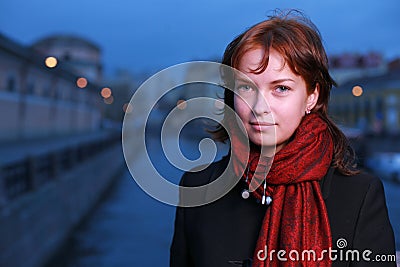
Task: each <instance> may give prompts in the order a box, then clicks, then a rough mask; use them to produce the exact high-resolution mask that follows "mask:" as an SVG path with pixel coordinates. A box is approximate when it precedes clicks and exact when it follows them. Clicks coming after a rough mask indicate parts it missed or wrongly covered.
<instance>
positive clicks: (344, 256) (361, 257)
mask: <svg viewBox="0 0 400 267" xmlns="http://www.w3.org/2000/svg"><path fill="white" fill-rule="evenodd" d="M336 246H337V248H338V249H332V247H329V248H328V249H323V250H321V251H317V250H314V249H307V250H296V249H292V250H285V249H280V250H275V249H271V250H268V246H264V249H261V250H259V251H257V258H258V259H259V260H261V261H265V260H267V259H268V260H270V261H274V260H277V261H283V262H284V261H295V262H296V261H297V262H298V261H301V262H305V261H309V262H318V261H323V260H326V259H329V260H331V261H355V262H360V261H363V262H396V255H392V254H389V255H385V254H377V255H374V254H373V251H372V250H369V249H364V250H357V249H347V240H346V239H345V238H339V239H338V240H337V241H336Z"/></svg>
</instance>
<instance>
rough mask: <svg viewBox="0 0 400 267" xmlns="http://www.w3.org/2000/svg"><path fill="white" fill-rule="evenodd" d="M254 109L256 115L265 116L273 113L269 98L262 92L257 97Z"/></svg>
mask: <svg viewBox="0 0 400 267" xmlns="http://www.w3.org/2000/svg"><path fill="white" fill-rule="evenodd" d="M252 109H253V112H254V114H255V115H263V114H268V113H270V112H271V108H270V103H269V101H268V99H267V97H266V96H265V95H264V94H262V93H261V92H258V94H257V95H256V98H255V100H254V104H253V107H252Z"/></svg>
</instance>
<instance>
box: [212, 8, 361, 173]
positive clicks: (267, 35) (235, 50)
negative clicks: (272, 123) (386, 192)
mask: <svg viewBox="0 0 400 267" xmlns="http://www.w3.org/2000/svg"><path fill="white" fill-rule="evenodd" d="M259 48H261V49H263V51H264V56H263V59H262V60H261V63H260V65H259V66H258V67H257V68H256V69H254V70H253V72H254V73H256V74H258V73H262V72H263V71H264V70H265V69H266V68H267V66H268V61H269V51H270V50H271V49H274V50H276V51H277V52H278V53H279V54H281V55H282V56H283V58H284V59H285V64H288V66H289V68H290V69H291V71H292V72H293V73H295V74H297V75H300V76H301V77H302V78H303V79H304V81H305V83H306V87H307V93H308V94H311V93H312V92H314V90H315V88H318V90H319V97H318V101H317V104H316V105H315V107H314V108H313V109H312V110H311V112H313V113H318V114H319V115H320V116H321V117H322V118H323V119H324V121H325V122H326V123H327V124H328V127H329V130H330V133H331V135H332V138H333V140H334V156H333V162H332V164H333V166H334V167H336V168H338V170H339V171H340V172H341V173H343V174H345V175H352V174H355V173H357V172H358V171H357V170H355V168H354V167H355V155H354V151H353V150H352V149H351V147H350V145H349V142H348V140H347V138H346V137H345V135H344V134H343V133H342V131H340V129H339V128H338V127H337V126H336V125H335V123H334V122H333V121H332V120H331V119H330V118H329V116H328V103H329V95H330V90H331V89H332V86H335V85H336V83H335V81H334V80H333V79H332V77H331V76H330V74H329V71H328V57H327V55H326V52H325V49H324V47H323V44H322V38H321V35H320V33H319V31H318V29H317V28H316V26H315V25H314V24H313V23H312V22H311V21H310V20H309V19H307V18H306V17H305V16H304V15H302V14H301V13H300V12H298V11H290V12H288V13H285V14H280V15H274V16H271V17H269V19H267V20H265V21H262V22H260V23H258V24H256V25H254V26H252V27H251V28H249V29H248V30H247V31H245V32H244V33H242V34H240V35H239V36H237V37H236V38H235V39H234V40H233V41H232V42H231V43H230V44H229V45H228V46H227V48H226V50H225V53H224V56H223V60H222V64H224V65H227V66H230V67H233V68H235V69H237V68H238V65H239V63H240V61H241V59H242V58H243V56H244V55H245V54H246V53H247V52H248V51H250V50H253V49H259ZM222 74H223V76H224V75H225V76H224V80H225V81H226V86H227V88H234V87H233V86H234V85H233V84H229V83H231V82H229V81H234V79H232V77H228V76H229V75H231V74H230V73H227V72H225V73H224V72H223V73H222ZM233 94H234V93H233V92H232V91H231V90H230V89H225V91H224V101H225V104H226V105H227V106H229V107H230V108H232V109H234V103H233V101H234V95H233ZM224 114H227V112H225V113H224ZM226 119H227V118H225V117H224V120H226ZM212 133H213V136H214V139H216V140H218V141H222V142H225V141H226V140H227V139H228V138H229V135H228V133H227V132H226V130H225V129H224V128H223V127H222V126H221V125H219V126H218V127H217V129H216V130H215V131H212Z"/></svg>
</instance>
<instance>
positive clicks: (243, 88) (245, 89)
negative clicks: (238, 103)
mask: <svg viewBox="0 0 400 267" xmlns="http://www.w3.org/2000/svg"><path fill="white" fill-rule="evenodd" d="M252 89H253V88H252V87H251V86H250V85H246V84H244V85H239V86H238V87H237V90H238V91H241V92H249V91H251V90H252Z"/></svg>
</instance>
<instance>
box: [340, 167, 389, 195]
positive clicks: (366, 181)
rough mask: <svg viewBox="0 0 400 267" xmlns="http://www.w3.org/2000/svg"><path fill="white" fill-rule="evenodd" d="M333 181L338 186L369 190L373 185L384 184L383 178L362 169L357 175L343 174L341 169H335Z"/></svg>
mask: <svg viewBox="0 0 400 267" xmlns="http://www.w3.org/2000/svg"><path fill="white" fill-rule="evenodd" d="M332 183H336V184H337V185H338V186H342V187H349V188H351V189H352V190H368V189H369V188H371V187H380V186H382V181H381V179H380V178H379V177H378V176H376V175H374V174H372V173H369V172H367V171H365V170H360V172H359V173H358V174H355V175H350V176H347V175H343V174H341V173H340V172H339V171H337V170H335V171H334V173H333V177H332Z"/></svg>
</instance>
